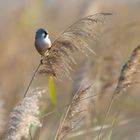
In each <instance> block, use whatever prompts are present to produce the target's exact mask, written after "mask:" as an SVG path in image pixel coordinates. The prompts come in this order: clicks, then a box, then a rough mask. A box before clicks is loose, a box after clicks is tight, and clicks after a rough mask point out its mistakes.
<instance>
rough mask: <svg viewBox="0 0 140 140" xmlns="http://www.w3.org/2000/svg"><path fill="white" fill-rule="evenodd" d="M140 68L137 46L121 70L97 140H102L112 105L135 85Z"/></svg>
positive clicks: (138, 47)
mask: <svg viewBox="0 0 140 140" xmlns="http://www.w3.org/2000/svg"><path fill="white" fill-rule="evenodd" d="M139 66H140V45H139V46H137V47H136V48H135V49H134V50H133V52H132V54H131V56H130V58H129V60H128V61H127V62H126V63H125V64H124V66H123V67H122V69H121V73H120V76H119V79H118V84H117V87H116V88H115V90H114V93H113V95H112V97H111V100H110V103H109V105H108V107H107V110H106V113H105V118H104V120H103V124H102V127H101V130H100V131H99V133H98V136H97V140H99V139H100V134H101V132H102V129H103V126H104V123H105V121H106V119H107V117H108V115H109V112H110V110H111V107H112V104H113V102H114V100H115V99H116V98H115V97H116V95H117V94H119V93H123V92H124V91H126V89H127V88H128V87H129V86H130V85H131V84H132V83H133V82H132V81H133V78H134V75H135V74H136V73H138V72H139V70H138V68H139Z"/></svg>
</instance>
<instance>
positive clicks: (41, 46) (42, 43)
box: [35, 28, 52, 57]
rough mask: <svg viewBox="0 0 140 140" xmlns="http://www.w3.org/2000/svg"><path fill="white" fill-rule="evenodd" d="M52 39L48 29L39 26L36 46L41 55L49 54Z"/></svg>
mask: <svg viewBox="0 0 140 140" xmlns="http://www.w3.org/2000/svg"><path fill="white" fill-rule="evenodd" d="M51 45H52V44H51V40H50V38H49V34H48V31H47V30H45V29H44V28H39V29H38V30H37V31H36V35H35V48H36V50H37V51H38V53H39V54H40V55H41V57H44V56H47V55H48V54H49V50H50V48H51Z"/></svg>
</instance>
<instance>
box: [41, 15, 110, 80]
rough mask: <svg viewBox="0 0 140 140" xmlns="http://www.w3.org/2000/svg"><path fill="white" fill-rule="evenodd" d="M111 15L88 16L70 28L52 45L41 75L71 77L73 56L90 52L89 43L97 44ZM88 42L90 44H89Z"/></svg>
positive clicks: (44, 61) (43, 63) (45, 58)
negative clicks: (77, 53) (76, 53)
mask: <svg viewBox="0 0 140 140" xmlns="http://www.w3.org/2000/svg"><path fill="white" fill-rule="evenodd" d="M108 15H111V14H110V13H99V14H95V15H90V16H87V17H85V18H83V19H81V20H79V21H78V22H76V23H74V24H73V25H72V26H70V27H69V28H68V29H67V30H66V31H64V32H63V33H62V34H61V35H60V36H59V37H58V38H57V39H56V40H55V41H54V42H53V44H52V47H51V49H50V51H49V53H48V55H47V56H46V57H44V58H43V60H42V68H41V69H40V73H45V74H51V75H54V76H56V77H59V78H60V79H61V77H63V76H69V73H70V70H71V69H72V68H71V65H72V64H74V63H75V59H74V57H73V54H74V53H75V52H82V53H84V54H86V51H87V50H89V51H91V52H92V53H93V54H95V53H94V51H93V50H92V49H90V48H89V47H88V43H89V42H94V43H95V42H96V41H97V40H98V38H99V36H100V34H101V33H102V32H103V30H104V28H103V27H104V26H103V24H104V23H105V19H106V17H107V16H108ZM87 42H88V43H87Z"/></svg>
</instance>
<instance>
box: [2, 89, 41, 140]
mask: <svg viewBox="0 0 140 140" xmlns="http://www.w3.org/2000/svg"><path fill="white" fill-rule="evenodd" d="M43 92H44V91H43V90H40V89H35V90H33V91H31V93H32V95H30V96H26V97H25V98H24V99H23V100H22V101H21V102H20V103H19V104H18V105H17V106H16V107H15V108H14V110H13V112H12V113H11V115H10V121H9V127H8V131H7V134H6V137H5V140H20V139H21V138H22V137H25V138H27V137H28V136H29V129H30V126H31V125H36V126H39V127H40V126H41V123H40V121H39V119H38V117H37V115H38V114H39V98H40V97H41V95H42V94H43Z"/></svg>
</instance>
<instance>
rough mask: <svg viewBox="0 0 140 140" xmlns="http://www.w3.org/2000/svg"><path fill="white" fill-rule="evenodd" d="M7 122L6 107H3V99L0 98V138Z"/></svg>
mask: <svg viewBox="0 0 140 140" xmlns="http://www.w3.org/2000/svg"><path fill="white" fill-rule="evenodd" d="M6 124H7V115H6V109H5V108H4V101H3V99H2V98H1V99H0V138H1V137H3V135H4V131H5V129H6Z"/></svg>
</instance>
